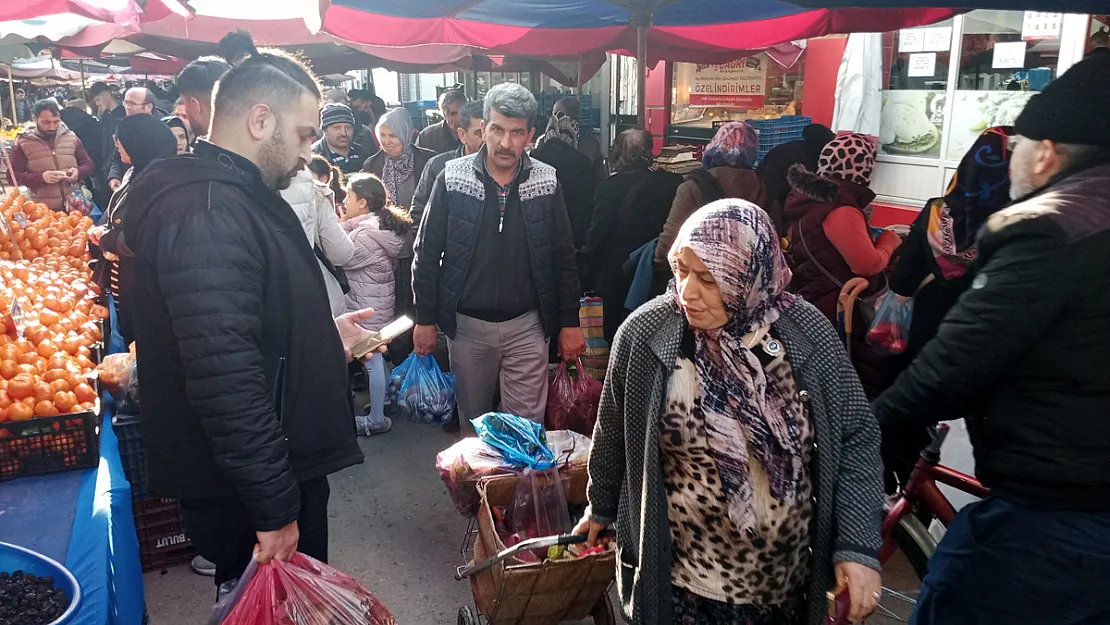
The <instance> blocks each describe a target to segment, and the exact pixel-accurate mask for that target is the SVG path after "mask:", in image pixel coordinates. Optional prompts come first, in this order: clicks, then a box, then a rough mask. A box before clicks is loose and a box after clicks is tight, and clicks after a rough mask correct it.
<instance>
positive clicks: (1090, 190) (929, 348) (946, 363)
mask: <svg viewBox="0 0 1110 625" xmlns="http://www.w3.org/2000/svg"><path fill="white" fill-rule="evenodd" d="M1108 184H1110V164H1103V165H1100V166H1097V167H1092V168H1090V169H1087V170H1085V171H1081V172H1077V173H1073V174H1072V175H1070V176H1065V177H1061V178H1060V179H1058V180H1056V181H1054V182H1053V183H1051V184H1050V185H1049V186H1048V187H1047V188H1046V189H1043V190H1042V191H1040V192H1038V193H1035V194H1034V195H1032V196H1031V197H1028V198H1026V199H1024V200H1023V201H1019V202H1018V203H1016V204H1015V205H1013V206H1011V207H1010V208H1007V209H1004V210H1002V211H999V212H998V213H995V214H994V215H993V216H992V217H991V218H990V220H988V221H987V223H986V225H985V226H984V227H983V230H982V232H981V233H980V235H979V236H980V238H979V258H978V259H977V261H976V265H977V268H978V271H977V273H976V275H975V277H974V278H973V280H972V283H971V288H970V289H968V290H967V291H966V292H964V294H963V295H962V296H961V297H960V299H959V301H958V302H957V303H956V305H955V306H954V307H953V308H952V310H951V311H949V313H948V316H947V317H945V319H944V322H943V323H942V324H941V326H940V330H939V331H938V332H937V335H936V338H934V339H933V340H932V341H930V342H929V343H928V344H926V346H925V348H924V349H923V350H922V351H921V353H920V354H919V355H918V357H917V360H915V361H914V363H913V365H912V366H911V367H910V368H909V369H908V370H907V371H906V372H905V373H903V374H902V375H901V376H900V377H899V378H898V381H897V382H896V383H895V384H894V386H893V387H891V388H890V389H889V390H887V391H886V392H885V393H883V395H882V396H880V397H879V398H878V399H877V400H876V401H875V405H874V409H875V414H876V416H877V417H878V418H879V421H880V423H881V424H882V425H883V427H884V429H885V430H887V431H895V432H897V429H898V428H900V427H904V426H909V425H914V426H919V425H921V424H925V423H928V422H929V421H930V420H933V421H935V420H936V418H937V417H938V415H945V414H947V415H950V418H956V417H960V416H964V415H965V414H967V415H968V416H967V422H968V430H969V432H970V434H971V442H972V444H973V445H974V446H975V465H976V472H977V473H978V475H979V478H980V479H981V480H982V481H983V483H984V484H986V485H987V486H989V487H990V488H991V489H992V491H993V494H994V495H995V496H998V497H1001V498H1003V499H1008V500H1012V501H1015V502H1017V503H1022V504H1026V505H1034V506H1042V507H1050V508H1069V509H1095V510H1110V472H1107V470H1106V467H1107V466H1110V418H1108V415H1110V375H1108V374H1107V372H1106V363H1108V362H1110V289H1107V284H1108V283H1110V196H1107V194H1106V187H1107V185H1108ZM884 434H885V432H884Z"/></svg>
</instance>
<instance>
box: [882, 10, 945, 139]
mask: <svg viewBox="0 0 1110 625" xmlns="http://www.w3.org/2000/svg"><path fill="white" fill-rule="evenodd" d="M953 36H954V34H953V22H952V20H947V21H944V22H940V23H938V24H934V25H932V26H928V27H923V28H908V29H905V30H901V31H897V32H893V33H887V34H886V35H884V36H883V69H884V72H885V75H884V78H885V81H884V82H885V86H886V88H885V90H884V91H883V108H882V117H881V119H880V124H879V127H880V132H879V144H880V152H881V153H882V154H889V155H895V156H913V157H917V158H939V157H940V146H941V137H942V136H943V133H944V107H945V104H946V100H947V97H948V95H947V94H948V73H949V65H950V63H951V62H952V37H953Z"/></svg>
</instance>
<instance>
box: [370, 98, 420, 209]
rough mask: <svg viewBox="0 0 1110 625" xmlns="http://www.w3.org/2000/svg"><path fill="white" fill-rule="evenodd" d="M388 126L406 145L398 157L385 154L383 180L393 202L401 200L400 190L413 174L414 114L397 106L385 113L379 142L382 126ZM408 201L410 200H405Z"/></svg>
mask: <svg viewBox="0 0 1110 625" xmlns="http://www.w3.org/2000/svg"><path fill="white" fill-rule="evenodd" d="M382 126H386V127H387V128H389V129H390V130H391V131H393V134H395V135H397V138H398V139H400V140H401V142H402V143H403V144H404V145H405V151H404V152H401V155H400V156H398V157H392V156H390V155H388V154H386V155H385V166H384V167H383V168H382V182H383V183H385V190H386V191H387V192H388V193H389V198H390V200H391V201H393V202H400V201H401V197H400V194H399V193H398V190H399V189H400V188H401V185H402V184H404V183H405V181H406V180H408V179H409V178H412V176H413V171H412V170H413V167H414V164H413V163H414V160H413V152H412V116H410V115H409V112H408V111H407V110H405V109H403V108H395V109H393V110H391V111H389V112H388V113H386V114H385V115H382V117H381V119H379V120H378V124H377V126H375V128H376V129H378V142H379V143H380V142H381V130H380V129H381V127H382ZM405 201H406V202H408V201H409V200H405Z"/></svg>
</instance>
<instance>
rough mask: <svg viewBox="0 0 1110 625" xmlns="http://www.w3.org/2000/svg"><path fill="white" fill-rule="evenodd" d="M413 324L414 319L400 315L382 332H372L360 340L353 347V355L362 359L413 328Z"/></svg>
mask: <svg viewBox="0 0 1110 625" xmlns="http://www.w3.org/2000/svg"><path fill="white" fill-rule="evenodd" d="M412 326H413V323H412V319H409V318H408V317H407V316H401V317H398V318H397V319H394V320H393V321H391V322H390V323H389V325H387V326H385V327H384V328H382V329H381V331H380V332H371V333H370V335H369V336H367V337H366V338H365V339H363V340H362V341H359V342H358V343H357V344H356V345H355V346H354V347H352V348H351V355H352V356H354V357H355V359H356V360H362V359H363V358H365V357H366V356H367V355H369V354H372V353H374V351H375V350H377V349H378V348H379V347H381V346H382V345H386V344H388V343H389V342H390V341H392V340H393V339H395V338H397V337H398V336H401V335H402V334H404V333H405V332H408V331H409V330H411V329H412Z"/></svg>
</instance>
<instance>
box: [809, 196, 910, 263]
mask: <svg viewBox="0 0 1110 625" xmlns="http://www.w3.org/2000/svg"><path fill="white" fill-rule="evenodd" d="M821 228H822V229H823V230H824V232H825V236H826V237H828V239H829V242H830V243H832V244H833V246H834V247H836V251H838V252H840V255H841V256H843V257H844V262H846V263H848V266H849V267H850V268H851V269H852V272H853V273H855V274H856V275H858V276H874V275H876V274H878V273H879V272H881V271H882V270H884V269H886V266H887V265H888V264H889V263H890V257H891V255H892V254H894V250H896V249H898V246H899V245H901V244H902V240H901V239H900V238H899V237H898V235H897V234H894V233H893V232H884V233H883V234H882V235H880V236H879V240H878V241H877V242H875V243H872V242H871V235H870V233H869V231H868V226H867V219H866V218H865V217H864V216H863V212H862V211H860V210H859V209H858V208H856V207H854V206H841V207H840V208H838V209H836V210H834V211H833V212H831V213H829V216H828V217H827V218H825V222H824V223H823V224H821Z"/></svg>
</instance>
